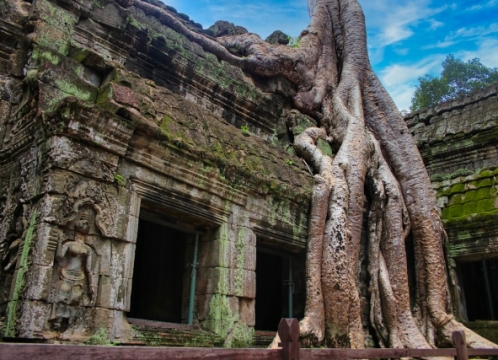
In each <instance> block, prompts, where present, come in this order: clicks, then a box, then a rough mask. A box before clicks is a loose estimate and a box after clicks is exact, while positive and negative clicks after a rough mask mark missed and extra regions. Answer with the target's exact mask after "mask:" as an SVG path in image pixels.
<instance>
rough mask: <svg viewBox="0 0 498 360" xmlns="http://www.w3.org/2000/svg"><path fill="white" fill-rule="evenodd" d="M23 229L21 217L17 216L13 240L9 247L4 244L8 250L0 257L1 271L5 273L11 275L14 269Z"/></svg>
mask: <svg viewBox="0 0 498 360" xmlns="http://www.w3.org/2000/svg"><path fill="white" fill-rule="evenodd" d="M24 227H25V226H24V223H23V219H22V216H18V217H17V219H16V225H15V228H14V231H15V239H14V241H12V242H11V243H10V245H9V243H5V244H6V245H8V248H6V249H5V253H4V256H3V257H2V266H3V271H4V272H6V273H11V272H13V271H14V269H15V266H16V262H17V257H18V253H19V247H20V246H21V243H22V234H23V230H24Z"/></svg>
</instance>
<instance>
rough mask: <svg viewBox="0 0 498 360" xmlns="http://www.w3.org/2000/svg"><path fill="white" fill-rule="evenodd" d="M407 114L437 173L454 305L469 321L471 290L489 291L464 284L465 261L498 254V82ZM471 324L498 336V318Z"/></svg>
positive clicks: (432, 170) (435, 181)
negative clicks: (497, 328) (433, 106)
mask: <svg viewBox="0 0 498 360" xmlns="http://www.w3.org/2000/svg"><path fill="white" fill-rule="evenodd" d="M406 120H407V123H408V126H409V128H410V130H411V132H412V134H413V136H414V138H415V140H416V141H417V145H418V147H419V149H420V152H421V154H422V157H423V159H424V162H425V164H426V167H427V170H428V172H429V174H430V176H431V180H432V185H433V188H434V192H435V194H436V197H437V201H438V204H439V207H440V209H441V217H442V219H443V222H444V226H445V229H446V232H447V234H448V240H449V242H448V246H447V247H446V248H447V253H448V270H449V274H450V291H451V293H452V298H453V308H454V310H455V313H456V316H457V317H458V318H459V319H460V320H462V321H468V310H467V304H466V301H465V298H466V296H479V297H481V298H482V301H483V302H484V303H483V304H486V301H487V299H488V297H486V294H485V293H479V294H477V293H476V292H475V289H473V288H465V287H464V283H465V284H466V286H469V281H468V280H467V281H466V282H465V281H464V278H463V276H467V275H468V274H464V273H463V271H462V267H463V266H464V265H463V263H464V262H479V265H478V266H479V268H480V267H481V266H487V265H486V263H484V262H482V261H483V260H486V259H492V258H498V196H497V194H498V142H497V135H498V85H493V86H490V87H488V88H486V89H483V90H481V91H479V92H476V93H474V94H473V95H471V96H468V97H465V98H460V99H457V100H455V101H452V102H448V103H443V104H440V105H438V106H436V107H435V108H432V109H427V110H423V111H420V112H418V113H415V114H412V115H409V116H408V117H407V118H406ZM469 276H470V275H469ZM482 276H484V275H482ZM472 279H474V278H472ZM474 281H481V282H484V281H485V280H484V277H482V279H481V278H476V279H474ZM492 281H493V283H495V281H494V280H493V279H492ZM470 283H472V281H471V282H470ZM482 306H487V305H482ZM466 325H467V326H469V327H470V328H471V329H473V330H475V331H476V332H478V333H479V334H481V335H483V336H484V337H486V338H488V339H490V340H492V341H497V340H498V338H497V337H496V322H493V321H491V322H489V321H478V322H471V323H466Z"/></svg>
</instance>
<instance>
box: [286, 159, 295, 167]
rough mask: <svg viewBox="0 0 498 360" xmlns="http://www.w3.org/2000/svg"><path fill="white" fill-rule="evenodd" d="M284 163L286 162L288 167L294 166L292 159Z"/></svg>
mask: <svg viewBox="0 0 498 360" xmlns="http://www.w3.org/2000/svg"><path fill="white" fill-rule="evenodd" d="M284 161H285V162H286V163H287V165H289V166H291V165H292V164H294V161H292V160H290V159H285V160H284Z"/></svg>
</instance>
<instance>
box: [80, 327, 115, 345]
mask: <svg viewBox="0 0 498 360" xmlns="http://www.w3.org/2000/svg"><path fill="white" fill-rule="evenodd" d="M85 344H86V345H107V346H113V345H114V343H113V342H111V341H110V340H109V333H108V331H107V329H105V328H100V329H98V330H97V331H96V332H95V333H94V334H93V335H92V337H91V338H90V339H88V340H86V341H85Z"/></svg>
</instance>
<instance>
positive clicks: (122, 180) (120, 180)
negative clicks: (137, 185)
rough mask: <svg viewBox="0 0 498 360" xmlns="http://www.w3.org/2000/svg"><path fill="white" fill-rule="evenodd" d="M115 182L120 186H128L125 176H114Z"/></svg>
mask: <svg viewBox="0 0 498 360" xmlns="http://www.w3.org/2000/svg"><path fill="white" fill-rule="evenodd" d="M114 181H115V182H117V183H118V185H120V186H125V185H126V179H125V178H124V177H123V175H120V174H116V175H115V176H114Z"/></svg>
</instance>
